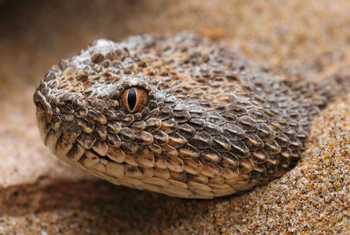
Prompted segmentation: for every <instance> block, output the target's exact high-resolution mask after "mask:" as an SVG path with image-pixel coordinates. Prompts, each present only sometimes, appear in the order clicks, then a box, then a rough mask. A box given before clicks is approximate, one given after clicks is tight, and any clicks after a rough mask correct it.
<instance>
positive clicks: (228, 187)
mask: <svg viewBox="0 0 350 235" xmlns="http://www.w3.org/2000/svg"><path fill="white" fill-rule="evenodd" d="M130 87H140V88H142V89H145V90H146V91H147V92H148V103H147V105H146V106H145V107H144V108H143V109H142V110H141V111H140V112H138V113H129V112H128V111H127V110H126V109H125V108H123V107H122V104H121V102H120V96H121V94H122V93H123V91H124V90H125V89H128V88H130ZM321 91H323V89H319V87H318V86H317V85H315V84H311V83H306V82H304V81H295V82H290V81H285V80H283V79H280V78H277V77H275V76H272V75H270V74H268V73H266V72H263V71H262V70H261V69H257V68H253V66H251V65H249V64H248V63H247V62H246V61H245V60H244V59H242V58H241V57H240V56H239V55H238V54H237V53H236V52H235V51H234V50H232V49H230V48H229V47H228V46H226V45H224V44H220V43H216V44H215V43H212V42H210V41H208V40H206V39H203V38H201V37H199V36H196V35H193V34H190V33H182V34H178V35H176V36H173V37H152V36H149V35H144V36H136V37H131V38H129V39H127V40H125V41H123V42H120V43H114V42H112V41H108V40H97V41H96V42H94V43H93V44H92V45H91V46H90V47H89V48H87V49H86V50H83V51H82V52H81V53H80V54H79V55H78V56H75V57H73V58H71V59H68V60H63V61H61V62H60V63H59V64H58V65H57V66H54V67H53V68H52V69H51V70H50V71H49V72H48V73H47V75H46V76H45V78H44V79H43V80H42V82H41V84H40V86H39V87H38V89H37V91H36V92H35V95H34V101H35V104H36V106H37V119H38V125H39V129H40V131H41V135H42V139H43V140H44V143H45V144H46V145H47V146H48V147H49V148H50V149H51V151H52V152H53V153H54V154H55V155H56V156H57V157H59V158H60V159H62V160H64V161H66V162H68V163H69V164H71V165H75V166H77V167H80V168H83V169H85V170H86V171H87V172H89V173H91V174H94V175H96V176H98V177H101V178H103V179H106V180H108V181H110V182H112V183H115V184H118V185H124V186H128V187H132V188H137V189H141V190H150V191H155V192H160V193H164V194H167V195H170V196H176V197H183V198H213V197H217V196H224V195H229V194H232V193H235V192H238V191H243V190H247V189H250V188H252V187H253V186H255V185H258V184H262V183H266V182H268V181H270V180H271V179H273V178H275V177H278V176H280V175H281V174H283V173H284V172H286V171H287V170H288V169H291V168H292V167H293V166H294V165H295V164H296V163H297V161H298V160H299V158H300V154H301V152H302V151H303V148H304V143H305V139H306V138H307V136H308V133H309V127H310V124H311V121H312V119H313V118H314V116H315V115H316V114H317V113H318V112H319V108H320V107H323V106H324V105H325V104H326V102H327V98H326V95H324V94H322V92H321Z"/></svg>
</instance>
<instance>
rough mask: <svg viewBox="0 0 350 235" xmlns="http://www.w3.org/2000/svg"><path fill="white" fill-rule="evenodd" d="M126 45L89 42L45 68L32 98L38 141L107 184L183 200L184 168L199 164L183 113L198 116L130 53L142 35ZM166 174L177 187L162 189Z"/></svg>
mask: <svg viewBox="0 0 350 235" xmlns="http://www.w3.org/2000/svg"><path fill="white" fill-rule="evenodd" d="M131 42H132V43H130V42H129V43H128V44H123V43H121V44H117V43H114V42H112V41H108V40H105V39H101V40H97V41H95V42H94V43H92V45H91V46H90V47H89V48H88V49H86V50H84V51H82V52H81V53H80V54H79V55H77V56H74V57H72V58H70V59H67V60H62V61H60V63H59V64H58V65H55V66H53V67H52V68H51V70H50V71H49V72H48V73H47V74H46V75H45V78H44V79H43V80H42V81H41V83H40V85H39V87H38V88H37V90H36V92H35V94H34V103H35V105H36V108H37V112H36V114H37V121H38V126H39V130H40V133H41V137H42V139H43V141H44V143H45V145H47V146H48V147H49V149H50V150H51V152H52V153H53V154H55V155H56V156H57V157H58V158H59V159H61V160H63V161H65V162H67V163H68V164H70V165H74V166H78V167H80V168H82V169H84V170H87V171H88V172H90V173H92V174H94V175H96V176H99V177H102V178H104V179H107V180H109V181H111V182H113V183H115V184H121V185H125V186H129V187H132V188H138V189H148V190H151V191H157V192H162V193H166V194H169V195H175V196H180V197H191V196H192V194H193V193H191V192H190V191H188V190H186V189H185V188H186V187H187V186H186V183H185V182H186V177H187V173H186V172H185V169H186V170H187V171H188V172H192V173H195V172H196V169H197V168H198V167H200V166H201V163H199V162H196V161H193V160H191V158H195V157H198V156H199V153H198V150H197V149H195V148H194V147H193V146H191V145H189V144H188V140H187V138H188V137H190V136H193V135H194V134H195V129H194V128H193V127H192V126H191V125H189V124H187V122H188V121H189V120H190V119H191V113H190V110H191V112H192V122H193V123H195V124H197V125H199V124H200V120H199V119H196V118H195V116H196V113H197V116H198V115H199V114H200V113H201V112H202V111H201V110H200V109H198V107H197V106H194V105H192V106H191V105H187V104H185V103H182V102H178V100H177V98H176V97H175V96H174V95H172V94H170V93H167V92H166V89H169V88H171V86H169V84H168V83H167V82H166V81H164V80H161V81H160V80H157V79H154V71H153V69H152V66H150V67H149V66H147V64H148V63H154V61H152V58H140V57H139V56H138V50H141V49H142V50H145V48H147V47H148V46H149V45H150V44H152V40H150V38H148V37H147V36H146V37H135V38H132V39H131ZM141 42H142V43H141ZM163 73H164V71H163ZM163 77H164V76H163ZM182 157H186V158H188V160H186V161H184V160H183V159H182ZM171 175H173V176H171ZM171 177H172V178H173V183H174V184H178V185H182V186H183V187H182V188H174V187H167V185H168V184H169V181H168V180H167V179H170V178H171Z"/></svg>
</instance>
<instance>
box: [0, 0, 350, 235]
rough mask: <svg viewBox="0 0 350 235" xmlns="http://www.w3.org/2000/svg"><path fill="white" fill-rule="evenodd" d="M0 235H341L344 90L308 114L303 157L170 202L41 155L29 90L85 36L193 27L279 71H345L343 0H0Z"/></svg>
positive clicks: (349, 223)
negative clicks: (230, 190) (246, 186)
mask: <svg viewBox="0 0 350 235" xmlns="http://www.w3.org/2000/svg"><path fill="white" fill-rule="evenodd" d="M0 12H1V14H0V58H1V59H0V62H1V63H0V234H1V235H2V234H6V235H7V234H20V235H22V234H43V235H44V234H130V235H134V234H251V233H255V234H261V233H265V234H266V233H274V234H278V233H284V234H293V233H302V234H310V233H315V234H316V233H317V234H350V194H349V189H350V124H349V123H350V95H347V96H346V97H342V98H339V99H338V100H337V101H336V102H335V103H333V104H332V105H330V106H329V107H328V108H327V109H326V110H325V111H324V112H322V114H321V116H320V117H319V118H318V119H316V120H315V122H314V125H313V128H312V133H311V137H310V140H309V142H308V149H307V151H306V152H305V154H304V158H303V161H302V162H301V163H300V164H299V165H298V166H297V167H296V168H295V169H293V170H292V171H290V172H289V173H287V174H286V175H284V176H283V177H282V178H280V179H278V180H275V181H274V182H272V183H270V184H269V185H267V186H264V187H260V188H257V189H255V190H253V191H251V192H249V193H245V194H242V195H237V196H232V197H227V198H222V199H216V200H211V201H196V200H180V199H174V198H168V197H165V196H161V195H157V194H153V193H147V192H139V191H134V190H130V189H125V188H120V187H116V186H113V185H111V184H109V183H106V182H102V181H99V180H96V179H94V178H91V177H86V176H84V175H82V174H81V173H79V172H76V170H72V169H70V168H67V167H65V166H63V165H61V164H60V163H58V162H57V161H56V160H55V159H53V158H51V157H50V155H49V153H48V151H47V150H46V149H45V148H44V146H43V145H42V143H41V141H40V139H39V134H38V132H37V129H36V126H35V119H34V106H33V104H32V93H33V90H34V89H35V86H36V85H37V84H38V81H39V80H40V78H42V77H43V75H44V74H45V72H46V71H47V70H48V68H49V67H50V66H51V65H52V64H55V63H57V62H58V60H59V58H63V57H69V56H71V55H73V54H75V53H76V52H78V51H79V50H80V49H81V48H83V47H85V46H86V45H87V44H88V43H89V42H90V41H92V40H94V39H96V38H100V37H106V38H110V39H113V40H121V39H123V38H125V37H127V36H129V35H133V34H139V33H174V32H178V31H183V30H192V31H197V32H200V33H202V34H204V35H206V36H208V37H211V38H213V39H216V40H227V41H228V42H229V43H230V44H231V45H232V47H235V48H237V49H239V50H240V51H241V52H242V53H243V54H244V55H245V56H246V57H247V58H249V59H251V60H253V61H255V62H257V63H259V64H261V65H263V66H265V67H267V68H270V69H271V70H272V71H273V72H274V73H276V74H286V75H288V76H289V77H293V76H302V77H305V78H317V77H322V76H325V75H327V74H330V73H332V72H333V71H337V69H338V68H339V67H348V66H349V65H350V63H349V56H350V14H349V12H350V2H349V1H347V0H338V1H325V0H319V1H317V0H315V1H310V0H309V1H303V0H290V1H279V0H275V1H274V0H271V1H260V0H256V1H252V0H210V1H209V0H208V1H203V0H191V1H189V0H177V1H175V0H169V1H166V0H163V1H161V0H117V1H107V0H99V1H89V4H86V1H83V0H76V1H68V0H65V1H39V0H36V1H29V0H27V1H24V0H23V1H2V2H1V4H0Z"/></svg>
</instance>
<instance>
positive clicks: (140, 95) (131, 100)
mask: <svg viewBox="0 0 350 235" xmlns="http://www.w3.org/2000/svg"><path fill="white" fill-rule="evenodd" d="M121 99H122V104H123V106H124V108H125V109H126V110H128V112H130V113H136V112H139V111H141V109H142V108H143V107H144V106H145V105H146V104H147V101H148V94H147V92H146V91H145V90H144V89H142V88H139V87H131V88H129V89H127V90H125V91H124V92H123V94H122V98H121Z"/></svg>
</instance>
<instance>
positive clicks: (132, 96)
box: [128, 88, 136, 111]
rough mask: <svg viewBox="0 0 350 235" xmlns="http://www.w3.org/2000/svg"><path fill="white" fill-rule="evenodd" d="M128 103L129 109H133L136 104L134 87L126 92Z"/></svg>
mask: <svg viewBox="0 0 350 235" xmlns="http://www.w3.org/2000/svg"><path fill="white" fill-rule="evenodd" d="M128 105H129V109H130V111H134V108H135V106H136V89H135V88H131V89H130V90H129V92H128Z"/></svg>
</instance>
